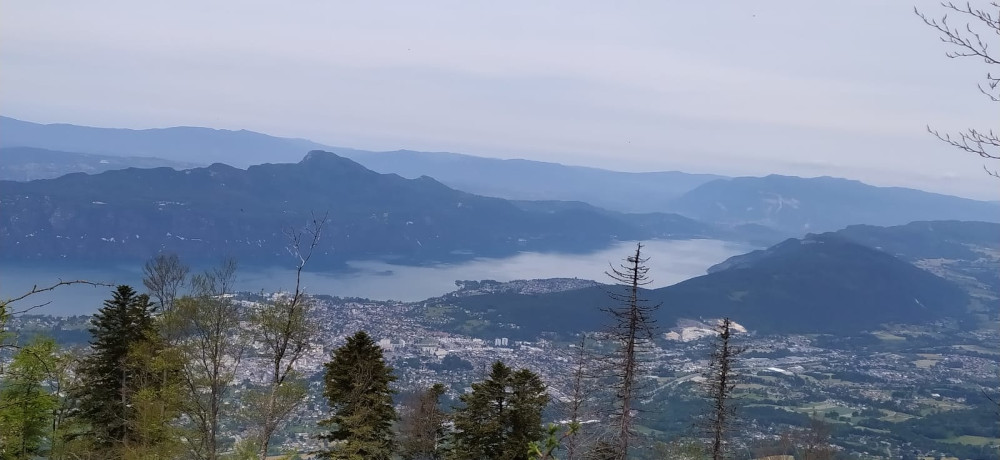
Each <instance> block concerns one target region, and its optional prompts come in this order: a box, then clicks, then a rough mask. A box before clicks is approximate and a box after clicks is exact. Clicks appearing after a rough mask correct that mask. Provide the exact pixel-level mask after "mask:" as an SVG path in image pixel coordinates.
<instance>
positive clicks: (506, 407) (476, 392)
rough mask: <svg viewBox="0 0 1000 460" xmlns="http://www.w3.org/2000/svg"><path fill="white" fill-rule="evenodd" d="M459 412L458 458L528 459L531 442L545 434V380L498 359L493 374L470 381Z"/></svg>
mask: <svg viewBox="0 0 1000 460" xmlns="http://www.w3.org/2000/svg"><path fill="white" fill-rule="evenodd" d="M461 400H462V402H463V403H465V407H462V408H460V409H458V410H456V411H455V430H456V431H455V435H454V446H453V451H452V458H453V459H454V460H474V459H475V460H481V459H482V460H526V459H527V458H528V455H529V446H530V444H531V443H532V442H537V441H540V440H541V439H542V438H543V437H544V436H545V429H544V428H543V427H542V410H543V409H544V408H545V405H546V404H548V402H549V395H548V393H547V391H546V387H545V383H543V382H542V380H541V378H539V377H538V375H536V374H535V373H534V372H531V371H529V370H527V369H520V370H518V371H513V370H511V369H510V368H509V367H507V366H506V365H505V364H504V363H502V362H500V361H497V362H495V363H493V367H492V368H491V369H490V374H489V377H487V379H486V380H484V381H482V382H480V383H474V384H472V392H471V393H466V394H464V395H462V397H461Z"/></svg>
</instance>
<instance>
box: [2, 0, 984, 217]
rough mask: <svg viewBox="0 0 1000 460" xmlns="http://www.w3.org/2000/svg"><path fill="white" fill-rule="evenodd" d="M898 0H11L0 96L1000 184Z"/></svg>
mask: <svg viewBox="0 0 1000 460" xmlns="http://www.w3.org/2000/svg"><path fill="white" fill-rule="evenodd" d="M936 5H937V3H936V2H923V1H922V2H918V6H920V8H921V9H924V10H926V11H928V12H932V13H934V12H938V11H940V10H939V8H938V7H936ZM912 10H913V4H912V3H911V2H907V1H899V0H892V1H888V0H886V1H873V0H849V1H836V2H813V1H801V0H796V1H790V0H789V1H764V0H759V1H732V2H696V1H687V2H679V1H665V0H657V1H650V2H604V1H595V2H583V1H579V0H577V1H566V2H556V1H547V2H509V1H508V2H473V1H455V2H445V1H435V2H413V1H409V2H398V3H390V2H334V1H328V0H316V1H296V2H276V1H273V2H258V1H246V0H240V1H228V2H226V1H212V2H203V1H197V2H194V1H170V2H135V1H116V2H110V1H100V0H88V1H44V0H7V1H4V2H3V4H2V5H0V114H3V115H8V116H13V117H16V118H22V119H26V120H29V121H36V122H43V123H54V122H65V123H75V124H85V125H94V126H108V127H130V128H149V127H165V126H175V125H194V126H208V127H214V128H228V129H250V130H255V131H262V132H265V133H268V134H274V135H280V136H289V137H306V138H310V139H313V140H315V141H317V142H322V143H325V144H330V145H337V146H344V147H356V148H363V149H372V150H395V149H400V148H408V149H415V150H433V151H456V152H462V153H470V154H475V155H482V156H494V157H504V158H515V157H518V158H530V159H540V160H550V161H559V162H563V163H570V164H581V165H591V166H598V167H607V168H612V169H622V170H665V169H680V170H685V171H691V172H714V173H723V174H733V175H736V174H753V175H758V174H767V173H783V174H795V175H806V176H815V175H833V176H842V177H849V178H855V179H861V180H864V181H866V182H869V183H873V184H878V185H904V186H911V187H917V188H923V189H927V190H934V191H941V192H947V193H954V194H960V195H965V196H973V197H979V198H989V199H1000V193H998V191H1000V182H997V180H995V179H993V180H991V179H990V178H988V177H986V176H985V174H984V173H983V171H982V169H981V166H982V164H983V162H982V161H981V160H980V159H979V158H976V157H972V156H971V155H967V154H962V153H960V152H958V151H956V150H954V149H952V148H949V147H948V146H946V145H943V144H941V143H940V142H937V141H935V140H934V138H932V137H931V136H930V135H928V134H927V133H926V132H925V125H927V124H931V125H934V126H936V127H940V128H943V129H958V128H962V127H980V128H991V127H995V126H996V125H997V122H998V121H1000V118H998V115H1000V113H998V112H997V111H996V108H997V107H996V105H995V104H992V105H991V104H990V103H988V102H987V100H986V99H985V98H984V97H983V96H981V95H980V94H979V93H978V90H977V89H976V86H975V85H976V83H977V82H979V81H980V80H981V79H982V77H983V75H984V74H985V72H986V71H987V69H986V68H985V66H984V65H983V64H981V63H979V62H974V61H971V60H969V61H965V62H962V61H955V60H949V59H947V58H946V57H944V52H945V50H946V48H945V46H944V45H943V44H941V43H940V42H938V40H937V36H936V35H935V33H934V31H933V30H931V29H929V28H927V27H926V26H924V25H923V24H922V23H920V21H919V19H918V18H917V17H916V16H915V15H914V14H913V11H912ZM0 135H2V133H0Z"/></svg>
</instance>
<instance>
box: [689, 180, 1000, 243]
mask: <svg viewBox="0 0 1000 460" xmlns="http://www.w3.org/2000/svg"><path fill="white" fill-rule="evenodd" d="M669 209H670V210H671V211H672V212H676V213H678V214H681V215H684V216H687V217H691V218H692V219H696V220H700V221H703V222H713V223H718V224H727V225H738V224H757V225H762V226H765V227H769V228H772V229H775V230H778V231H782V232H785V233H787V234H789V235H793V236H797V235H803V234H805V233H810V232H825V231H833V230H839V229H842V228H844V227H847V226H849V225H855V224H868V225H879V226H886V225H902V224H907V223H910V222H913V221H918V220H971V221H988V222H1000V203H991V202H985V201H976V200H969V199H965V198H959V197H954V196H948V195H939V194H936V193H928V192H924V191H920V190H914V189H908V188H900V187H875V186H871V185H868V184H864V183H861V182H858V181H854V180H847V179H838V178H833V177H815V178H801V177H792V176H779V175H770V176H766V177H736V178H732V179H719V180H714V181H711V182H708V183H705V184H703V185H701V186H699V187H697V188H695V189H693V190H691V191H690V192H687V193H685V194H684V195H683V196H681V197H679V198H677V199H676V200H674V201H673V202H672V203H671V205H670V206H669Z"/></svg>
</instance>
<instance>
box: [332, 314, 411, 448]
mask: <svg viewBox="0 0 1000 460" xmlns="http://www.w3.org/2000/svg"><path fill="white" fill-rule="evenodd" d="M324 367H325V368H326V372H325V374H324V376H323V382H324V387H325V388H324V391H323V395H324V396H325V397H326V398H327V401H328V403H329V405H330V410H331V411H332V412H333V414H332V415H331V417H330V418H328V419H326V420H323V421H321V422H320V426H322V427H329V428H330V431H329V432H328V433H326V434H324V435H322V436H320V439H323V440H325V441H327V442H328V443H329V445H328V448H327V449H326V450H324V451H323V452H321V453H320V455H321V456H322V457H323V458H332V459H343V460H389V458H391V457H392V454H393V449H394V447H395V445H394V444H395V442H394V439H393V433H392V424H393V422H394V421H395V420H396V409H395V408H394V407H393V405H392V395H393V393H394V391H393V390H392V389H391V388H390V387H389V385H390V384H391V383H392V382H394V381H395V380H396V377H395V376H394V375H393V374H392V367H389V365H387V364H386V362H385V359H384V358H383V356H382V349H381V348H380V347H379V346H378V345H376V344H375V342H374V341H373V340H372V338H371V337H370V336H369V335H368V334H367V333H366V332H364V331H359V332H358V333H356V334H354V335H353V336H351V337H348V338H347V343H345V344H344V345H343V346H341V347H340V348H338V349H337V350H335V351H334V353H333V359H332V360H331V361H329V362H327V363H326V364H324Z"/></svg>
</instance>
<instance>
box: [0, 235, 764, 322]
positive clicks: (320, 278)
mask: <svg viewBox="0 0 1000 460" xmlns="http://www.w3.org/2000/svg"><path fill="white" fill-rule="evenodd" d="M643 245H644V246H645V248H644V251H643V253H644V256H648V257H649V261H648V262H647V265H648V266H649V268H650V270H649V277H650V278H651V279H652V283H651V284H650V285H649V286H648V287H650V288H658V287H663V286H669V285H671V284H675V283H678V282H680V281H684V280H686V279H689V278H693V277H695V276H699V275H703V274H705V270H706V269H708V267H710V266H712V265H714V264H717V263H719V262H722V261H723V260H725V259H727V258H729V257H731V256H734V255H737V254H743V253H745V252H748V251H750V250H753V249H756V248H755V247H752V246H748V245H745V244H739V243H732V242H727V241H719V240H704V239H703V240H653V241H647V242H644V243H643ZM634 251H635V242H619V243H616V244H614V245H612V246H610V247H608V248H607V249H604V250H600V251H596V252H592V253H587V254H560V253H534V252H529V253H521V254H517V255H514V256H511V257H505V258H500V259H486V258H480V259H473V260H469V261H466V262H461V263H453V264H438V265H431V266H402V265H392V264H388V263H385V262H379V261H357V262H351V263H349V264H348V265H349V267H350V269H351V270H349V271H347V272H335V273H313V272H307V273H305V274H303V285H304V287H305V288H306V290H307V291H308V292H309V293H312V294H329V295H334V296H341V297H366V298H369V299H378V300H390V299H392V300H402V301H417V300H423V299H426V298H429V297H435V296H439V295H442V294H445V293H447V292H450V291H453V290H455V280H483V279H492V280H497V281H510V280H515V279H533V278H582V279H591V280H597V281H601V282H606V281H608V277H607V276H606V275H605V274H604V272H605V271H607V270H608V268H609V263H614V264H616V265H617V264H618V263H621V262H622V261H623V259H624V258H625V257H627V256H628V255H629V254H631V253H633V252H634ZM60 279H63V280H70V279H86V280H90V281H99V282H104V283H109V284H130V285H132V286H133V287H135V288H136V290H139V291H142V290H143V288H142V274H141V267H139V266H135V267H110V268H79V267H72V268H71V267H69V266H67V267H60V266H58V265H55V264H54V265H52V266H49V267H45V268H33V267H29V268H25V267H20V266H17V265H15V264H3V265H0V298H4V299H8V298H10V297H13V296H15V295H19V294H22V293H24V292H27V291H29V290H30V289H31V287H32V286H33V285H35V284H37V285H38V286H39V287H42V286H48V285H51V284H53V283H56V282H58V281H59V280H60ZM294 285H295V271H294V270H290V269H287V268H259V267H247V268H242V269H240V270H239V272H238V287H239V289H241V290H249V291H260V290H265V291H276V290H283V289H291V288H293V287H294ZM111 289H112V288H110V287H103V286H101V287H93V286H63V287H60V288H59V289H58V290H56V291H54V292H51V293H45V294H38V295H34V296H31V297H30V298H28V299H26V300H24V301H22V302H19V303H17V304H15V305H14V308H13V310H14V311H19V310H23V309H25V308H27V307H31V306H34V305H41V304H45V303H47V304H45V305H42V306H41V307H39V308H37V309H34V310H32V312H33V313H47V314H53V315H74V314H91V313H93V312H95V311H96V310H97V309H98V308H100V306H101V304H102V302H103V301H104V300H106V299H108V298H109V297H110V291H111Z"/></svg>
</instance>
